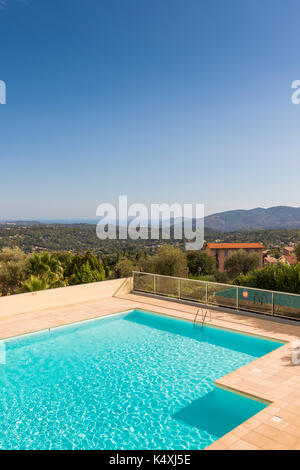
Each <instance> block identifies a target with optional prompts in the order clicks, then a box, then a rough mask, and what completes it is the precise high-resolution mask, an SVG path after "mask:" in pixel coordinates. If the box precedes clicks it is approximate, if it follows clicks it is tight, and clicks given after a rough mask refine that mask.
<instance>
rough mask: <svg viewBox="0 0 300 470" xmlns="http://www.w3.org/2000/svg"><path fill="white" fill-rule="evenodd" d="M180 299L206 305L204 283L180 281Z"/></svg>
mask: <svg viewBox="0 0 300 470" xmlns="http://www.w3.org/2000/svg"><path fill="white" fill-rule="evenodd" d="M180 282H181V289H180V298H181V299H182V300H192V301H194V302H201V303H206V283H205V282H201V281H199V282H195V281H190V280H188V279H187V280H181V281H180Z"/></svg>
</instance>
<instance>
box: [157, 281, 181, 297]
mask: <svg viewBox="0 0 300 470" xmlns="http://www.w3.org/2000/svg"><path fill="white" fill-rule="evenodd" d="M156 294H158V295H165V296H167V297H173V298H179V279H177V278H172V277H164V276H156Z"/></svg>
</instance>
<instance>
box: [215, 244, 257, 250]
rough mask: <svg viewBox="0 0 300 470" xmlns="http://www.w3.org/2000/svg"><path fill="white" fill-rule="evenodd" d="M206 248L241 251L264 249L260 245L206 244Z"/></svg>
mask: <svg viewBox="0 0 300 470" xmlns="http://www.w3.org/2000/svg"><path fill="white" fill-rule="evenodd" d="M207 246H208V248H212V249H220V248H225V249H230V248H234V249H243V248H246V249H247V248H248V249H249V248H264V245H263V244H262V243H208V244H207Z"/></svg>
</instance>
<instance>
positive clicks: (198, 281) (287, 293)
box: [132, 271, 300, 297]
mask: <svg viewBox="0 0 300 470" xmlns="http://www.w3.org/2000/svg"><path fill="white" fill-rule="evenodd" d="M132 274H144V275H148V276H156V277H164V278H168V279H177V280H181V281H189V282H197V283H199V284H204V285H205V284H213V285H216V284H217V285H219V286H226V287H231V288H233V289H234V288H235V289H236V288H238V289H246V290H255V291H257V290H259V291H261V292H269V293H270V294H284V295H293V296H294V297H300V294H294V293H292V292H282V291H278V290H268V289H260V288H259V287H247V286H238V285H235V284H225V283H222V282H212V281H203V280H201V279H190V278H188V277H177V276H166V275H164V274H155V273H146V272H144V271H132Z"/></svg>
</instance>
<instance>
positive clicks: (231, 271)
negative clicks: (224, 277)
mask: <svg viewBox="0 0 300 470" xmlns="http://www.w3.org/2000/svg"><path fill="white" fill-rule="evenodd" d="M258 266H259V255H258V254H257V253H247V252H246V251H245V250H238V251H236V252H235V253H233V254H232V255H230V256H228V257H227V258H226V259H225V263H224V268H225V271H226V272H227V273H228V276H229V277H230V278H231V279H234V278H235V277H237V276H238V275H239V274H247V273H248V272H249V271H252V270H253V269H255V268H257V267H258Z"/></svg>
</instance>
